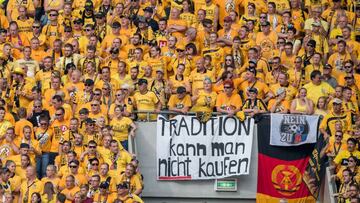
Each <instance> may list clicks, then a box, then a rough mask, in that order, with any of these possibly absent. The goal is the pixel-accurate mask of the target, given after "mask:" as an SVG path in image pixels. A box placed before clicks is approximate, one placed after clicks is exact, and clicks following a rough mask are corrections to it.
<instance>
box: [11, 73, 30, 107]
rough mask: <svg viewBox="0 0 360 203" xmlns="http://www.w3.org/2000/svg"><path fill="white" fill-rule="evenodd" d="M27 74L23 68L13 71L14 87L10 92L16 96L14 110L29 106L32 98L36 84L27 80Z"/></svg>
mask: <svg viewBox="0 0 360 203" xmlns="http://www.w3.org/2000/svg"><path fill="white" fill-rule="evenodd" d="M25 77H26V76H25V72H24V70H23V69H22V68H20V67H17V68H15V69H14V71H13V86H12V88H11V90H10V95H14V99H13V101H14V104H13V105H12V106H13V110H16V109H17V108H19V107H21V106H28V105H29V103H30V101H31V100H32V99H33V98H32V92H31V90H32V88H33V87H34V85H35V84H34V82H33V81H31V80H29V79H28V78H25Z"/></svg>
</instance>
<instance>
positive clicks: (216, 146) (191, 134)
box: [156, 115, 254, 180]
mask: <svg viewBox="0 0 360 203" xmlns="http://www.w3.org/2000/svg"><path fill="white" fill-rule="evenodd" d="M253 128H254V120H253V119H246V120H245V121H240V120H239V119H238V118H236V117H228V116H217V117H211V118H210V119H209V120H208V121H207V122H206V123H202V122H200V121H199V120H198V118H197V117H196V116H182V115H178V116H175V117H174V118H172V119H170V120H168V119H166V118H165V117H163V116H161V115H159V117H158V121H157V141H156V142H157V150H156V153H157V177H158V180H201V179H218V178H225V177H230V176H237V175H247V174H249V172H250V171H249V170H250V160H251V150H252V140H253Z"/></svg>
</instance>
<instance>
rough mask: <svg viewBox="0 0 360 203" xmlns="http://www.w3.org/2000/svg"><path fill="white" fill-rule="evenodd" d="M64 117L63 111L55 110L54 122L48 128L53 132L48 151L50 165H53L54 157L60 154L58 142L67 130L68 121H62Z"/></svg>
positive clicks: (61, 109)
mask: <svg viewBox="0 0 360 203" xmlns="http://www.w3.org/2000/svg"><path fill="white" fill-rule="evenodd" d="M64 116H65V109H64V108H63V107H60V108H58V109H56V112H55V120H54V121H53V122H52V124H51V126H50V128H52V131H53V132H54V134H53V137H52V140H51V149H50V158H49V159H50V160H49V162H50V163H54V160H55V157H56V156H57V155H58V154H59V152H60V150H61V149H60V141H61V137H63V134H64V132H65V131H66V130H68V129H69V122H70V121H69V120H65V119H64Z"/></svg>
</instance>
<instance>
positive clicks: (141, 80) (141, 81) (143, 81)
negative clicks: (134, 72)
mask: <svg viewBox="0 0 360 203" xmlns="http://www.w3.org/2000/svg"><path fill="white" fill-rule="evenodd" d="M138 84H139V85H142V84H148V81H147V80H146V79H144V78H140V79H139V81H138Z"/></svg>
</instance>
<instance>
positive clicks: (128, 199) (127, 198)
mask: <svg viewBox="0 0 360 203" xmlns="http://www.w3.org/2000/svg"><path fill="white" fill-rule="evenodd" d="M116 188H117V192H114V193H112V194H111V195H110V196H109V198H108V202H114V201H115V200H120V201H121V202H124V203H135V202H136V203H144V202H143V201H142V199H141V198H140V197H139V196H137V195H135V194H132V193H130V191H129V186H128V184H127V183H126V182H124V183H119V184H118V185H117V186H116Z"/></svg>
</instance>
